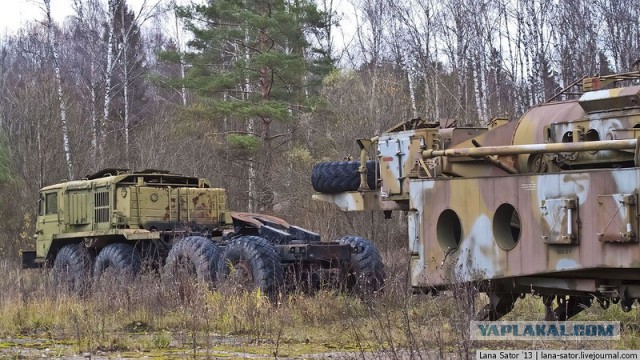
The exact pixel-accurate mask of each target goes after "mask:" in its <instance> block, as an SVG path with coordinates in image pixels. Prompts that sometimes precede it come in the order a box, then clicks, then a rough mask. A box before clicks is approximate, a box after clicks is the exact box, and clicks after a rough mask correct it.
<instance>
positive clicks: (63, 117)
mask: <svg viewBox="0 0 640 360" xmlns="http://www.w3.org/2000/svg"><path fill="white" fill-rule="evenodd" d="M43 1H44V6H45V11H46V13H47V14H46V16H47V30H48V33H49V46H50V47H51V57H52V60H53V69H54V72H55V77H56V86H57V88H58V104H59V105H60V123H61V125H62V151H63V152H64V159H65V162H66V164H67V176H68V178H69V180H72V179H73V163H72V161H71V146H70V143H69V128H68V126H67V110H66V103H65V99H64V96H63V91H62V76H61V75H60V62H59V57H58V42H57V41H56V38H55V32H54V30H53V21H52V20H51V0H43Z"/></svg>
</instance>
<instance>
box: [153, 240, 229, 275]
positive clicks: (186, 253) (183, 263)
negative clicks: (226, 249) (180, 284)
mask: <svg viewBox="0 0 640 360" xmlns="http://www.w3.org/2000/svg"><path fill="white" fill-rule="evenodd" d="M219 258H220V248H219V247H218V246H216V244H215V243H213V241H212V240H211V239H208V238H206V237H202V236H189V237H185V238H182V239H180V240H178V241H177V242H176V243H175V244H173V246H172V247H171V250H170V251H169V255H168V256H167V262H166V264H165V266H164V269H165V271H164V272H165V274H167V275H169V276H172V277H175V276H176V275H178V274H179V272H180V271H181V270H186V271H187V272H188V273H190V274H192V275H195V276H196V277H197V278H198V279H200V280H204V281H206V282H213V281H214V280H215V277H216V269H217V267H218V259H219Z"/></svg>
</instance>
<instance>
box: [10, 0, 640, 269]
mask: <svg viewBox="0 0 640 360" xmlns="http://www.w3.org/2000/svg"><path fill="white" fill-rule="evenodd" d="M53 1H61V0H53ZM50 2H51V0H39V1H37V3H38V4H39V5H40V7H41V9H42V13H41V14H40V17H39V18H38V19H37V20H34V21H31V22H29V23H26V24H25V25H24V26H23V27H22V28H20V29H18V30H16V31H14V32H10V33H6V34H4V35H2V37H0V219H2V220H0V224H1V225H0V228H1V229H2V231H0V254H1V255H2V256H3V258H5V259H15V260H17V259H18V257H19V250H20V249H26V248H30V247H31V246H32V239H33V238H32V234H33V231H34V221H35V212H36V202H37V192H38V189H39V188H41V187H43V186H46V185H49V184H53V183H56V182H60V181H63V180H65V179H79V178H82V177H84V176H86V175H89V174H92V173H95V172H97V171H99V170H100V169H103V168H129V169H138V170H141V169H147V168H153V169H165V170H170V171H172V172H176V173H183V174H189V175H197V176H202V177H207V178H209V179H210V180H211V181H212V184H213V185H214V186H217V187H224V188H226V189H227V190H228V194H229V201H230V208H231V209H234V210H238V211H260V212H266V213H275V214H278V215H279V216H282V217H284V218H287V219H288V220H290V221H291V222H293V223H299V224H300V225H302V226H307V227H309V228H312V229H315V230H316V231H318V232H320V233H321V234H323V235H325V236H328V237H335V236H336V235H337V234H338V233H347V232H359V233H362V235H365V236H368V237H370V238H373V239H374V241H376V242H379V243H381V242H385V241H386V240H390V241H391V240H394V241H391V242H390V243H389V244H393V246H402V245H403V244H404V242H403V232H404V231H405V230H404V226H403V219H402V218H401V216H400V218H398V219H396V220H397V221H395V222H393V223H383V222H382V221H381V215H380V218H378V215H370V214H369V215H345V214H340V213H339V212H337V211H336V210H335V209H333V208H331V207H328V206H324V205H319V204H315V203H314V202H313V201H312V200H311V194H312V192H313V191H312V188H311V185H310V180H309V174H310V171H311V167H312V166H313V164H314V163H316V162H319V161H328V160H334V159H335V160H341V159H343V158H347V157H349V156H353V155H356V154H357V147H356V146H355V140H356V139H358V138H368V137H371V136H374V135H376V134H378V133H379V132H381V131H383V130H384V129H386V128H388V127H390V126H392V125H393V124H396V123H399V122H402V121H405V120H407V119H411V118H416V117H421V118H423V119H429V120H433V121H446V122H447V123H449V124H459V125H466V124H470V125H474V126H484V125H486V124H487V123H488V121H490V120H491V119H492V118H494V117H506V118H509V119H515V118H517V117H518V116H519V115H521V114H522V113H523V112H524V111H525V110H526V109H527V108H528V107H530V106H532V105H535V104H537V103H540V102H543V101H545V100H546V99H549V98H550V97H552V96H553V94H554V93H556V92H558V91H559V90H561V89H562V88H565V87H567V86H569V85H571V84H572V83H573V82H574V81H576V80H579V79H580V78H581V77H583V76H586V75H595V74H601V75H605V74H609V73H615V72H627V71H632V70H634V69H636V66H637V65H638V61H639V60H640V51H639V50H640V21H638V20H639V14H640V1H639V0H615V1H614V0H575V1H562V0H493V1H488V0H485V1H476V0H394V1H391V0H343V1H338V0H246V1H242V2H238V1H234V0H217V1H207V2H196V3H193V4H188V3H185V4H176V3H175V2H174V1H173V2H172V1H160V0H157V1H151V0H148V1H144V2H143V3H142V6H138V7H134V6H133V5H131V4H129V3H128V2H127V1H126V0H75V1H69V6H71V7H73V15H72V16H69V17H67V18H66V19H64V21H61V22H56V21H54V19H53V18H52V16H51V12H50V5H51V4H50ZM138 5H139V4H138ZM381 246H382V247H385V245H384V244H382V245H381ZM389 246H392V245H389Z"/></svg>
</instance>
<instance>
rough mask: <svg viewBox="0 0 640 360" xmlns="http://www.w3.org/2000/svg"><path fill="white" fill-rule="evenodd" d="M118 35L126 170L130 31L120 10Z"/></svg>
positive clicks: (127, 160)
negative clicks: (120, 55) (120, 57)
mask: <svg viewBox="0 0 640 360" xmlns="http://www.w3.org/2000/svg"><path fill="white" fill-rule="evenodd" d="M120 20H121V21H120V26H121V29H120V35H121V36H122V83H123V84H122V86H123V88H122V92H123V97H124V104H123V105H124V119H123V120H124V124H123V131H124V158H125V163H126V166H127V168H129V166H130V160H129V127H130V126H129V125H130V124H129V123H130V119H129V83H130V79H129V61H128V60H129V59H128V52H129V36H130V35H131V31H130V30H128V29H127V28H126V24H125V11H124V9H121V11H120Z"/></svg>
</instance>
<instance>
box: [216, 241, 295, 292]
mask: <svg viewBox="0 0 640 360" xmlns="http://www.w3.org/2000/svg"><path fill="white" fill-rule="evenodd" d="M283 277H284V275H283V269H282V264H281V263H280V255H279V254H278V252H277V251H276V248H275V247H274V246H273V244H271V243H270V242H269V241H267V240H266V239H265V238H262V237H259V236H241V237H238V238H235V239H233V240H231V242H230V243H229V245H227V247H226V249H225V251H224V253H223V254H222V257H221V259H220V262H219V264H218V281H219V282H223V281H225V280H227V281H228V282H232V285H239V286H241V287H243V288H245V289H246V290H253V289H256V288H257V289H260V291H261V292H262V293H263V294H265V295H266V296H268V297H269V298H270V299H272V300H275V299H276V298H277V296H278V293H279V292H280V290H281V288H282V285H283Z"/></svg>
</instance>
